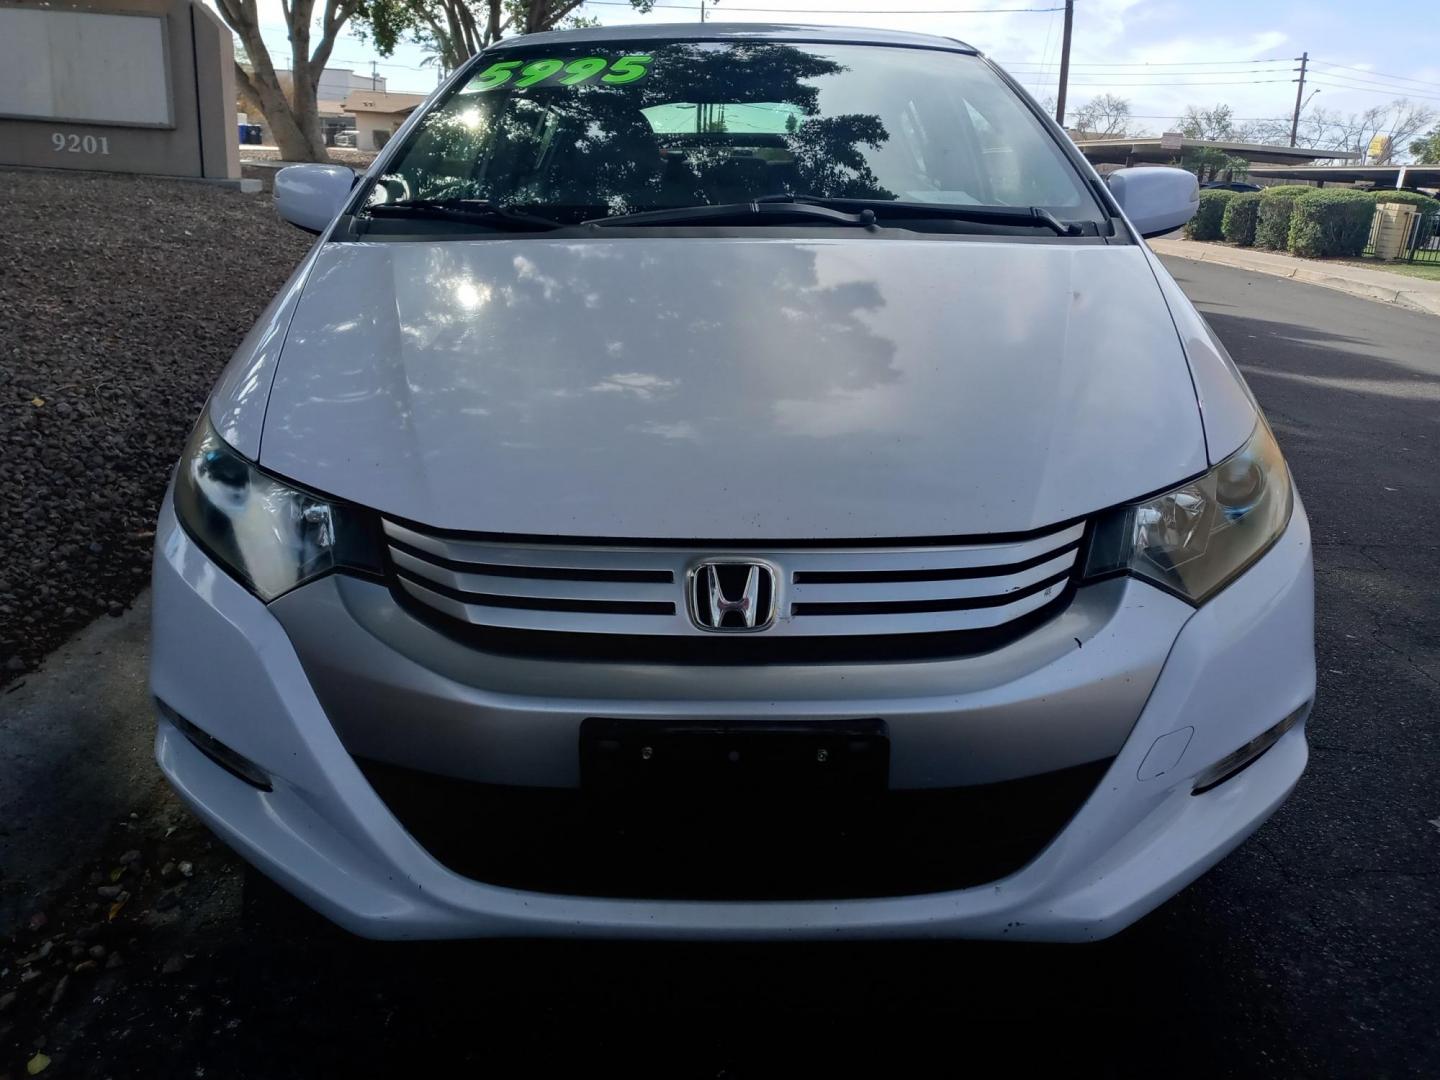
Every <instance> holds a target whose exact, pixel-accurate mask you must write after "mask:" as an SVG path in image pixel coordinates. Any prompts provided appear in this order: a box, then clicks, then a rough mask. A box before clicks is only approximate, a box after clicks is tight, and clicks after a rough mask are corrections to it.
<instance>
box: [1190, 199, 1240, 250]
mask: <svg viewBox="0 0 1440 1080" xmlns="http://www.w3.org/2000/svg"><path fill="white" fill-rule="evenodd" d="M1234 197H1235V192H1233V191H1226V190H1225V189H1224V188H1202V189H1201V190H1200V208H1199V209H1198V210H1196V211H1195V216H1194V217H1192V218H1191V219H1190V220H1189V221H1187V222H1186V223H1185V235H1186V237H1188V238H1189V239H1191V240H1219V239H1220V223H1221V221H1223V220H1224V218H1225V204H1226V203H1228V202H1229V201H1230V200H1231V199H1233V198H1234Z"/></svg>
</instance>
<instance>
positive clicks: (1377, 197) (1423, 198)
mask: <svg viewBox="0 0 1440 1080" xmlns="http://www.w3.org/2000/svg"><path fill="white" fill-rule="evenodd" d="M1365 194H1366V195H1367V196H1369V197H1370V199H1372V200H1373V201H1374V203H1375V205H1376V206H1381V205H1383V204H1384V203H1404V204H1405V205H1407V206H1414V207H1417V208H1418V209H1419V211H1420V213H1422V214H1424V215H1426V216H1429V215H1430V214H1433V213H1435V212H1436V211H1440V199H1432V198H1430V196H1428V195H1421V194H1420V192H1418V191H1405V190H1404V189H1401V190H1399V191H1396V190H1393V189H1390V188H1381V189H1380V190H1378V191H1367V192H1365Z"/></svg>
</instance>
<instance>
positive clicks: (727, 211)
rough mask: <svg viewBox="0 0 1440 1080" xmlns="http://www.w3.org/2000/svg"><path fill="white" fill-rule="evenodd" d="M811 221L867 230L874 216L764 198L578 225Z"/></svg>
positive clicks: (625, 216)
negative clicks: (852, 226)
mask: <svg viewBox="0 0 1440 1080" xmlns="http://www.w3.org/2000/svg"><path fill="white" fill-rule="evenodd" d="M797 217H800V218H813V219H818V220H820V221H824V222H826V223H828V224H832V225H860V226H864V227H867V228H868V227H871V226H873V225H874V224H875V215H874V214H872V213H870V212H869V211H868V210H861V211H860V212H858V213H847V212H846V211H843V210H837V209H835V208H834V207H829V206H822V205H819V204H818V203H811V202H797V201H793V200H789V199H786V200H785V201H780V200H776V199H774V198H773V197H770V196H765V197H762V198H759V199H753V200H751V201H750V202H737V203H717V204H715V205H713V206H710V205H701V206H677V207H673V208H671V209H666V210H642V211H641V212H639V213H637V214H616V215H613V216H611V217H598V218H590V219H589V220H588V221H582V222H581V223H580V224H582V225H593V226H596V227H597V228H610V227H612V226H617V225H618V226H627V225H636V226H642V227H643V226H648V225H727V224H734V223H739V224H742V225H750V224H762V223H763V221H757V219H765V218H769V219H772V220H774V219H779V218H797Z"/></svg>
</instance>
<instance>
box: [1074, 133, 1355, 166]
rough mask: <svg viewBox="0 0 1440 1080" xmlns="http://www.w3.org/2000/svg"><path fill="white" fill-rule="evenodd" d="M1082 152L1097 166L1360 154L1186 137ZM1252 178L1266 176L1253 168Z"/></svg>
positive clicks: (1107, 143) (1295, 162)
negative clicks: (1200, 157) (1190, 153)
mask: <svg viewBox="0 0 1440 1080" xmlns="http://www.w3.org/2000/svg"><path fill="white" fill-rule="evenodd" d="M1075 145H1076V146H1077V147H1079V148H1080V152H1081V153H1082V154H1084V155H1085V156H1086V157H1087V158H1089V159H1090V162H1091V164H1093V165H1125V166H1130V165H1170V164H1173V163H1174V162H1177V161H1179V160H1180V158H1181V157H1182V156H1184V154H1185V152H1186V151H1187V150H1218V151H1219V152H1220V153H1222V154H1226V155H1228V156H1230V157H1237V158H1244V159H1245V160H1246V161H1248V162H1250V163H1251V165H1252V166H1254V165H1256V164H1264V165H1289V166H1292V167H1294V166H1303V165H1309V164H1310V163H1311V162H1313V161H1321V160H1325V161H1353V160H1355V159H1356V158H1358V157H1359V156H1360V155H1359V154H1357V153H1355V152H1353V151H1349V150H1318V149H1315V148H1313V147H1307V146H1271V145H1268V144H1266V143H1248V142H1233V141H1228V140H1216V139H1187V138H1186V137H1185V136H1183V135H1157V136H1153V137H1151V136H1147V137H1144V138H1124V139H1087V138H1085V137H1084V135H1083V134H1082V135H1081V136H1080V137H1079V138H1077V139H1076V140H1075ZM1250 172H1251V175H1257V176H1258V175H1262V174H1261V173H1260V172H1259V170H1256V169H1254V168H1252V169H1251V170H1250Z"/></svg>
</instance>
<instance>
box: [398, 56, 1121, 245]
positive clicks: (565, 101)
mask: <svg viewBox="0 0 1440 1080" xmlns="http://www.w3.org/2000/svg"><path fill="white" fill-rule="evenodd" d="M786 195H803V196H807V197H812V198H834V199H866V200H881V201H897V202H906V203H922V204H946V205H951V206H988V207H1018V208H1030V207H1040V208H1043V209H1045V210H1048V211H1049V212H1050V213H1052V214H1054V215H1055V217H1057V218H1061V219H1064V220H1066V221H1082V222H1098V221H1101V220H1103V218H1102V214H1101V210H1100V207H1099V206H1098V205H1097V203H1096V201H1095V200H1094V198H1093V197H1092V196H1091V195H1090V193H1089V192H1088V190H1087V188H1086V187H1085V184H1084V182H1083V181H1082V179H1081V177H1080V175H1079V173H1078V172H1077V171H1076V169H1075V167H1074V166H1073V165H1072V164H1071V163H1070V162H1069V161H1068V160H1067V159H1066V157H1065V155H1064V154H1063V153H1062V152H1061V150H1060V148H1059V147H1058V146H1057V145H1056V144H1055V141H1054V139H1053V138H1051V136H1050V135H1049V134H1048V133H1047V132H1046V131H1045V129H1044V128H1043V127H1042V125H1041V124H1040V122H1039V121H1038V120H1037V118H1036V117H1035V116H1034V115H1033V114H1032V113H1031V112H1030V111H1029V109H1027V108H1026V106H1025V104H1024V102H1022V101H1021V100H1020V98H1019V97H1018V96H1017V95H1016V94H1015V93H1014V92H1013V91H1012V90H1011V89H1010V88H1009V87H1008V86H1007V85H1006V84H1005V83H1004V82H1003V81H1002V80H1001V79H1000V78H999V77H998V76H997V75H996V74H995V73H994V72H993V71H991V70H990V69H989V68H988V67H987V66H986V65H985V63H984V62H983V61H981V60H980V59H979V58H977V57H974V56H970V55H966V54H962V53H956V52H946V51H942V50H930V49H909V48H890V47H881V46H864V45H809V44H784V43H771V42H751V41H734V42H730V41H706V42H669V43H657V44H651V43H646V47H645V48H644V49H643V50H641V49H639V48H636V47H630V48H627V47H626V46H625V45H624V43H620V44H614V45H611V44H602V45H588V46H582V45H576V46H571V47H568V48H567V47H563V46H556V45H553V44H547V45H543V46H542V45H535V46H530V47H515V48H507V49H503V50H497V51H494V52H491V53H489V54H487V55H486V56H484V57H482V58H481V60H480V61H479V63H478V64H477V66H476V67H475V68H474V69H473V72H472V74H471V75H470V77H469V78H467V79H466V80H464V81H463V82H462V83H460V84H458V85H457V86H456V88H455V89H454V90H453V91H452V92H451V93H450V94H449V95H448V96H447V97H445V98H443V99H441V100H440V101H438V102H437V103H436V105H435V106H434V107H433V108H431V109H430V110H429V112H428V113H427V114H426V115H425V116H424V118H423V119H422V120H421V122H420V124H419V125H418V126H417V127H416V129H415V130H414V131H413V132H412V133H411V135H410V137H409V138H408V139H407V140H406V145H405V146H403V147H402V148H401V150H400V151H399V153H398V154H397V155H396V157H395V158H394V160H393V161H392V162H391V163H390V165H389V167H388V168H387V170H386V172H385V174H384V175H383V176H382V177H381V178H380V180H379V182H378V183H377V184H376V185H375V187H374V188H373V189H372V191H371V193H370V196H369V199H370V203H371V205H372V206H373V205H375V204H377V203H382V202H388V203H397V202H402V201H415V200H441V201H453V200H465V201H470V202H474V201H483V202H484V203H486V204H489V205H492V206H502V207H512V208H518V209H523V210H526V211H529V212H532V213H535V214H542V215H544V216H545V217H547V218H551V219H553V220H555V221H559V222H563V223H567V224H573V223H575V222H579V221H584V220H587V219H592V218H596V217H605V216H616V215H622V214H634V213H640V212H645V211H653V210H663V209H673V208H683V207H695V206H714V205H728V204H733V203H740V202H746V201H749V200H754V199H763V198H765V197H770V198H772V199H773V198H777V197H783V196H786Z"/></svg>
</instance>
